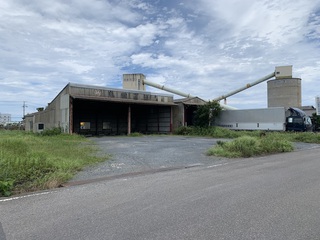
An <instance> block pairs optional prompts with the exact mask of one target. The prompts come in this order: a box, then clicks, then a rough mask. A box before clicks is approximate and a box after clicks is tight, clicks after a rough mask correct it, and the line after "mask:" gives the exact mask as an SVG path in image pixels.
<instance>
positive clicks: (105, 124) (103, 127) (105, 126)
mask: <svg viewBox="0 0 320 240" xmlns="http://www.w3.org/2000/svg"><path fill="white" fill-rule="evenodd" d="M102 129H103V130H106V129H111V125H110V123H109V122H103V123H102Z"/></svg>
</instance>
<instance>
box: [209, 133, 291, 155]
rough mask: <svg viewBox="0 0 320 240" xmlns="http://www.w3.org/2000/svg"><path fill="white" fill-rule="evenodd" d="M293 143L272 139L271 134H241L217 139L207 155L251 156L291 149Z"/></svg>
mask: <svg viewBox="0 0 320 240" xmlns="http://www.w3.org/2000/svg"><path fill="white" fill-rule="evenodd" d="M293 149H294V148H293V144H292V143H291V142H289V141H287V140H280V139H274V138H273V137H272V136H266V137H261V138H258V137H251V136H242V137H239V138H236V139H234V140H232V141H229V142H223V141H218V142H217V145H216V146H214V147H212V148H210V149H209V150H208V152H207V154H208V155H215V156H221V157H228V158H237V157H252V156H258V155H263V154H271V153H279V152H290V151H293Z"/></svg>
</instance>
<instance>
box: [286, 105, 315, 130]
mask: <svg viewBox="0 0 320 240" xmlns="http://www.w3.org/2000/svg"><path fill="white" fill-rule="evenodd" d="M286 131H295V132H309V131H312V122H311V118H310V117H309V116H307V115H306V113H305V112H304V111H302V110H300V109H299V108H289V109H288V110H287V111H286Z"/></svg>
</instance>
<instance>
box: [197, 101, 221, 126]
mask: <svg viewBox="0 0 320 240" xmlns="http://www.w3.org/2000/svg"><path fill="white" fill-rule="evenodd" d="M221 110H222V109H221V107H220V104H219V102H217V101H212V102H211V101H209V102H207V103H206V104H204V105H200V106H198V108H197V110H196V112H195V116H194V124H195V126H199V127H208V126H209V125H210V123H211V122H213V121H214V119H215V118H216V117H217V116H219V114H220V112H221Z"/></svg>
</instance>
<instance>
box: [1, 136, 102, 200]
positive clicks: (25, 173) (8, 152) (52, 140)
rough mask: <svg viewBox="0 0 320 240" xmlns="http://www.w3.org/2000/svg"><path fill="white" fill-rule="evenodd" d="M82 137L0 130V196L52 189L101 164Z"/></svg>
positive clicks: (92, 147) (92, 148) (93, 148)
mask: <svg viewBox="0 0 320 240" xmlns="http://www.w3.org/2000/svg"><path fill="white" fill-rule="evenodd" d="M95 152H96V149H95V146H94V145H92V144H91V142H90V141H89V140H88V139H86V138H84V137H81V136H77V135H64V134H49V135H37V134H32V133H26V132H21V131H5V130H4V131H0V196H8V195H10V194H11V193H21V192H28V191H35V190H41V189H48V188H55V187H58V186H59V185H61V184H62V183H64V182H66V181H68V180H70V179H71V178H72V177H73V176H74V174H75V173H77V172H78V171H79V170H81V169H83V168H84V167H85V166H88V165H91V164H94V163H97V162H100V161H104V160H106V158H107V157H106V156H104V157H97V156H96V154H95Z"/></svg>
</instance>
